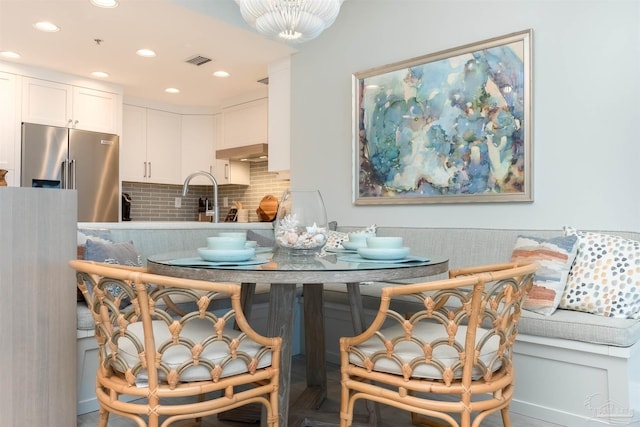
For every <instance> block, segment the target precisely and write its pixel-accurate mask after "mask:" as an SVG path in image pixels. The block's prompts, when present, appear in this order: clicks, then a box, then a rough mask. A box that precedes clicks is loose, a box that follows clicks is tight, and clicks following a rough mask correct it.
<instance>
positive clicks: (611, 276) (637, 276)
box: [560, 227, 640, 319]
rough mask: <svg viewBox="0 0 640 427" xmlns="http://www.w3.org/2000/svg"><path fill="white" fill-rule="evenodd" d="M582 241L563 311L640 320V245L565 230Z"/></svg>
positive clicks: (570, 277)
mask: <svg viewBox="0 0 640 427" xmlns="http://www.w3.org/2000/svg"><path fill="white" fill-rule="evenodd" d="M564 234H565V235H566V236H572V235H574V236H577V237H578V254H577V256H576V260H575V261H574V263H573V266H572V267H571V271H570V272H569V278H568V280H567V286H566V287H565V291H564V295H563V296H562V299H561V300H560V308H566V309H569V310H577V311H584V312H587V313H592V314H598V315H601V316H605V317H620V318H635V319H637V318H640V242H638V241H635V240H629V239H624V238H622V237H619V236H612V235H609V234H603V233H594V232H589V231H578V230H576V229H575V228H573V227H565V228H564Z"/></svg>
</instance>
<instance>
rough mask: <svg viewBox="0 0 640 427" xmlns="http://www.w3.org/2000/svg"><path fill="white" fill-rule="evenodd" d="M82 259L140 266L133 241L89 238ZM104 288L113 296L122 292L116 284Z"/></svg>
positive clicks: (140, 261)
mask: <svg viewBox="0 0 640 427" xmlns="http://www.w3.org/2000/svg"><path fill="white" fill-rule="evenodd" d="M84 259H85V260H89V261H96V262H105V263H107V264H120V265H129V266H134V267H141V266H142V257H141V256H140V254H139V253H138V250H137V249H136V247H135V246H134V245H133V242H119V243H109V242H101V241H97V240H93V239H91V238H89V239H87V243H86V245H85V249H84ZM106 289H107V291H109V292H110V293H111V295H113V296H114V297H117V296H118V295H120V293H121V292H122V289H120V288H119V287H117V286H108V287H107V288H106ZM89 292H92V289H89Z"/></svg>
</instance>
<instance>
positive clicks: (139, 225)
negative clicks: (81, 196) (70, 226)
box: [78, 221, 273, 230]
mask: <svg viewBox="0 0 640 427" xmlns="http://www.w3.org/2000/svg"><path fill="white" fill-rule="evenodd" d="M78 228H112V229H113V228H119V229H123V230H126V229H157V230H161V229H225V228H226V229H234V230H256V229H261V230H271V229H273V223H272V222H218V223H214V222H199V221H122V222H79V223H78Z"/></svg>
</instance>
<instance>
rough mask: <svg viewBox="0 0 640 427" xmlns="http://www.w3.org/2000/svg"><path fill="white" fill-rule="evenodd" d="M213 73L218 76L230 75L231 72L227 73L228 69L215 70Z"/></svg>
mask: <svg viewBox="0 0 640 427" xmlns="http://www.w3.org/2000/svg"><path fill="white" fill-rule="evenodd" d="M213 75H214V76H216V77H229V75H230V74H229V73H227V72H226V71H222V70H219V71H216V72H214V73H213Z"/></svg>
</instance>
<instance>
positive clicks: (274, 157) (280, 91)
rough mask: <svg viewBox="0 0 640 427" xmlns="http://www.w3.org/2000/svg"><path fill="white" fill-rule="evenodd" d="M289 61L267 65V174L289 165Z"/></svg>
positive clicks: (285, 168)
mask: <svg viewBox="0 0 640 427" xmlns="http://www.w3.org/2000/svg"><path fill="white" fill-rule="evenodd" d="M290 147H291V59H290V58H284V59H281V60H279V61H276V62H274V63H272V64H269V164H268V170H269V172H283V171H288V170H289V168H290V163H291V154H290V150H291V148H290Z"/></svg>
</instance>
